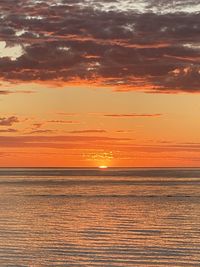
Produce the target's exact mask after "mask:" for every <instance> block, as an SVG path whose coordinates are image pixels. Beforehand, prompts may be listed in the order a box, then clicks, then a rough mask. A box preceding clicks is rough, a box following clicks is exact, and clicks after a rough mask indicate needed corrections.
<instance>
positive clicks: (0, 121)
mask: <svg viewBox="0 0 200 267" xmlns="http://www.w3.org/2000/svg"><path fill="white" fill-rule="evenodd" d="M16 122H19V119H18V118H17V117H16V116H11V117H7V118H6V117H1V118H0V126H12V125H13V124H14V123H16Z"/></svg>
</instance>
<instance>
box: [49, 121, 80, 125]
mask: <svg viewBox="0 0 200 267" xmlns="http://www.w3.org/2000/svg"><path fill="white" fill-rule="evenodd" d="M47 122H49V123H58V124H59V123H61V124H79V123H80V121H70V120H49V121H47Z"/></svg>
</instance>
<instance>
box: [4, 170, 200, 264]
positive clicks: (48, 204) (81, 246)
mask: <svg viewBox="0 0 200 267" xmlns="http://www.w3.org/2000/svg"><path fill="white" fill-rule="evenodd" d="M4 266H9V267H10V266H15V267H19V266H21V267H22V266H24V267H25V266H52V267H55V266H56V267H57V266H67V267H75V266H77V267H78V266H83V267H84V266H105V267H114V266H115V267H120V266H137V267H143V266H147V267H151V266H157V267H159V266H187V267H192V266H200V169H181V170H180V169H179V170H178V169H110V170H106V171H102V170H95V169H84V170H81V169H76V170H73V169H36V170H35V169H29V170H27V169H1V170H0V267H4Z"/></svg>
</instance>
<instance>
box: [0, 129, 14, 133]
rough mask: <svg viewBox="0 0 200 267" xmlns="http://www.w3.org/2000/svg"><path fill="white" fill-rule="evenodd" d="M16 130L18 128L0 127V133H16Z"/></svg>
mask: <svg viewBox="0 0 200 267" xmlns="http://www.w3.org/2000/svg"><path fill="white" fill-rule="evenodd" d="M16 132H18V130H16V129H12V128H9V129H3V130H2V129H0V133H16Z"/></svg>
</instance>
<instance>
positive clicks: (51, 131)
mask: <svg viewBox="0 0 200 267" xmlns="http://www.w3.org/2000/svg"><path fill="white" fill-rule="evenodd" d="M53 132H55V131H53V130H48V129H45V130H33V131H31V132H29V133H28V134H47V133H53Z"/></svg>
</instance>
